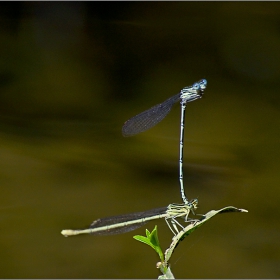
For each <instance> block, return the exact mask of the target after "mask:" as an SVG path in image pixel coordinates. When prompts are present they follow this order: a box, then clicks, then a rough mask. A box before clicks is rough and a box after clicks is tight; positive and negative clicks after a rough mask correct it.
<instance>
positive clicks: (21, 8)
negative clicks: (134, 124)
mask: <svg viewBox="0 0 280 280" xmlns="http://www.w3.org/2000/svg"><path fill="white" fill-rule="evenodd" d="M0 22H1V25H0V26H1V27H0V37H1V39H0V134H1V137H0V141H1V142H0V159H1V161H0V163H1V168H0V191H1V196H0V202H1V203H0V229H1V230H0V248H1V249H0V260H1V262H0V277H1V278H156V277H157V276H158V274H159V272H158V271H157V269H156V267H155V265H156V262H157V261H158V258H157V255H156V254H155V253H154V252H153V251H152V249H151V248H149V247H147V246H145V245H143V244H141V243H139V242H137V241H135V240H133V238H132V236H133V235H135V234H144V233H145V228H148V229H149V230H152V229H153V227H154V225H155V224H157V225H158V227H159V237H160V241H161V245H162V247H163V249H166V247H167V246H168V245H169V244H170V240H171V237H172V234H171V232H170V231H169V230H168V228H167V226H166V225H165V223H164V221H156V222H150V223H149V224H148V225H147V226H146V227H143V228H140V229H138V230H136V231H134V232H130V233H126V234H123V235H115V236H103V237H102V236H79V237H73V238H65V237H63V236H62V235H61V234H60V231H61V230H62V229H65V228H83V227H86V226H88V225H89V224H90V223H91V222H92V221H93V220H95V219H97V218H100V217H105V216H108V215H117V214H124V213H130V212H135V211H143V210H148V209H152V208H156V207H162V206H165V205H166V206H167V205H168V204H169V203H172V202H177V203H180V202H181V199H180V192H179V184H178V179H177V178H178V139H179V116H180V109H179V108H180V107H179V105H178V104H177V105H176V106H175V107H174V108H173V109H172V112H171V113H170V115H168V117H167V118H166V119H165V120H164V121H162V122H161V123H160V124H159V125H157V126H156V127H154V128H153V129H151V130H149V131H147V132H145V133H142V134H139V135H137V136H135V137H131V138H124V137H122V135H121V127H122V125H123V123H124V121H125V120H127V119H128V118H130V117H132V116H133V115H135V114H137V113H139V112H141V111H143V110H146V109H148V108H149V107H151V106H153V105H155V104H157V103H160V102H162V101H164V100H165V99H167V98H168V97H170V96H172V95H174V94H176V93H177V92H179V90H180V89H181V88H183V87H184V86H188V85H191V84H192V83H193V82H195V81H197V80H199V79H201V78H205V79H207V80H208V88H207V90H206V92H205V95H204V98H203V99H200V100H198V101H195V102H193V103H190V104H189V105H188V106H187V111H186V131H185V157H184V159H185V164H184V168H185V185H186V193H187V196H188V197H189V198H198V199H199V210H198V213H206V212H208V211H209V210H211V209H220V208H222V207H225V206H228V205H233V206H236V207H240V208H245V209H248V210H249V213H247V214H224V215H220V216H219V217H216V218H215V219H213V220H211V221H210V222H209V223H207V224H206V225H205V226H203V227H201V228H200V229H198V230H197V231H195V232H194V233H193V234H192V235H190V236H189V237H188V238H186V239H185V240H184V242H183V243H181V244H180V246H179V247H178V248H177V249H176V251H175V253H174V255H173V256H172V258H171V265H172V271H173V273H174V274H175V276H176V277H178V278H179V277H181V278H279V277H280V266H279V263H280V250H279V249H280V248H279V247H280V246H279V230H280V224H279V196H280V186H279V182H280V180H279V179H280V176H279V169H280V161H279V156H280V149H279V144H280V139H279V136H280V130H279V124H280V112H279V109H280V106H279V105H280V90H279V86H280V3H279V2H268V3H266V2H255V3H251V2H243V3H242V2H239V3H238V2H236V3H235V2H212V3H207V2H203V3H200V2H190V3H189V2H177V3H176V2H175V3H172V2H168V3H167V2H145V3H141V2H130V3H108V2H104V3H101V2H99V3H98V2H95V3H94V2H91V3H89V2H84V3H78V2H60V3H55V2H52V3H47V2H46V3H40V2H33V3H32V2H21V3H15V2H13V3H3V2H2V3H1V4H0Z"/></svg>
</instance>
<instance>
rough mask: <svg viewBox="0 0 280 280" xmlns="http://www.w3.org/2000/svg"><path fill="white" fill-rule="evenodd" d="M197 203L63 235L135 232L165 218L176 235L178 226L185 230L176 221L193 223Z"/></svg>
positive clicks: (102, 221)
mask: <svg viewBox="0 0 280 280" xmlns="http://www.w3.org/2000/svg"><path fill="white" fill-rule="evenodd" d="M197 203H198V201H197V199H193V200H192V201H191V202H188V204H170V205H168V206H167V207H162V208H157V209H152V210H148V211H144V212H136V213H131V214H125V215H119V216H112V217H107V218H101V219H98V220H95V221H94V222H92V224H91V225H90V227H89V228H87V229H77V230H72V229H65V230H63V231H62V232H61V234H62V235H64V236H66V237H68V236H73V235H79V234H95V235H98V234H99V235H111V234H120V233H125V232H129V231H132V230H135V229H137V228H139V227H141V226H143V225H144V224H145V223H147V222H148V221H151V220H155V219H161V218H164V219H165V221H166V223H167V225H168V227H169V228H170V230H171V231H172V232H173V234H174V235H176V233H178V232H179V230H178V229H177V225H179V226H180V227H181V228H184V227H183V226H182V225H181V224H180V223H179V222H178V221H177V220H176V219H177V218H179V217H180V218H183V219H184V220H185V222H188V221H192V220H188V215H189V213H190V211H192V212H193V213H194V210H195V209H197ZM169 221H170V222H171V225H172V227H171V225H170V224H169ZM175 232H176V233H175Z"/></svg>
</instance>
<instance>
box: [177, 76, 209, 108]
mask: <svg viewBox="0 0 280 280" xmlns="http://www.w3.org/2000/svg"><path fill="white" fill-rule="evenodd" d="M206 86H207V81H206V80H205V79H202V80H200V81H198V82H196V83H194V84H193V85H192V86H189V87H184V88H183V89H182V90H181V96H180V98H181V102H182V103H187V102H191V101H194V100H196V99H198V98H201V97H202V95H203V92H204V90H205V89H206Z"/></svg>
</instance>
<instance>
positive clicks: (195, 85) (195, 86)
mask: <svg viewBox="0 0 280 280" xmlns="http://www.w3.org/2000/svg"><path fill="white" fill-rule="evenodd" d="M192 88H193V89H195V90H196V89H199V88H200V85H199V83H194V84H193V85H192Z"/></svg>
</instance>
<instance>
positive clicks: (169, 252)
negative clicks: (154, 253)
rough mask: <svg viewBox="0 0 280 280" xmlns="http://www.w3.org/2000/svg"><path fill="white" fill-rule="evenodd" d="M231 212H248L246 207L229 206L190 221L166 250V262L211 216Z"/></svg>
mask: <svg viewBox="0 0 280 280" xmlns="http://www.w3.org/2000/svg"><path fill="white" fill-rule="evenodd" d="M229 212H248V211H247V210H245V209H238V208H236V207H233V206H228V207H225V208H222V209H220V210H211V211H209V212H208V213H206V214H205V215H203V216H202V218H201V219H199V220H198V221H196V222H194V223H190V224H189V225H188V226H186V227H185V228H184V229H183V230H181V231H180V232H179V233H178V234H177V235H175V236H174V237H173V238H172V243H171V245H170V247H169V248H168V249H167V250H166V251H165V253H164V254H165V264H166V265H167V263H168V261H169V259H170V258H171V255H172V253H173V251H174V250H175V248H176V247H177V246H178V244H179V243H180V242H181V241H182V240H183V239H184V238H185V237H186V236H188V235H190V234H191V233H192V232H193V231H194V230H196V229H197V228H199V227H200V226H202V225H203V224H204V223H206V222H207V221H209V220H210V219H211V218H213V217H214V216H215V215H217V214H222V213H229Z"/></svg>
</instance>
